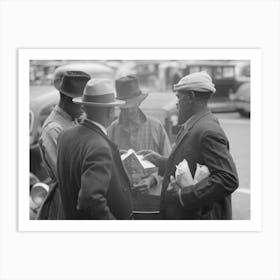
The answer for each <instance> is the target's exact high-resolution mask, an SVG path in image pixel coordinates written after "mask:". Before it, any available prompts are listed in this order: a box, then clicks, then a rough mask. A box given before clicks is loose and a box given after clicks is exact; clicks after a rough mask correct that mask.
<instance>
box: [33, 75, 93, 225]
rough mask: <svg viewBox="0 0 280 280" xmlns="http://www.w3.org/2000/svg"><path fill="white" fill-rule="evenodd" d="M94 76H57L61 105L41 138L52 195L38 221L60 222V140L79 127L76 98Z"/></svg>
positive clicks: (56, 81) (57, 107) (54, 111)
mask: <svg viewBox="0 0 280 280" xmlns="http://www.w3.org/2000/svg"><path fill="white" fill-rule="evenodd" d="M89 79H90V76H89V75H88V74H86V73H84V72H82V71H66V72H65V73H63V75H61V74H60V77H59V80H58V79H57V77H56V74H55V75H54V86H55V88H56V89H57V90H58V91H59V94H60V100H59V104H58V105H56V106H55V108H54V109H53V110H52V112H51V114H50V115H49V116H48V118H47V119H46V121H45V122H44V124H43V127H42V132H41V135H40V138H39V147H40V153H41V157H42V161H43V164H44V166H45V169H46V171H47V173H48V175H49V177H50V178H51V185H52V188H51V191H50V192H49V193H48V195H47V198H46V200H45V201H44V203H43V205H42V207H41V209H40V211H39V214H38V217H37V218H38V219H60V218H62V212H61V211H60V210H61V209H60V204H61V202H60V195H59V190H58V188H57V185H56V183H57V173H56V161H57V139H58V136H59V135H60V133H61V132H62V131H64V130H65V129H68V128H71V127H73V126H75V125H76V124H77V122H76V120H77V119H78V118H79V117H80V115H81V112H82V111H81V106H80V105H79V104H75V103H73V102H72V98H74V97H78V96H81V95H82V94H83V90H84V87H85V85H86V83H87V81H88V80H89Z"/></svg>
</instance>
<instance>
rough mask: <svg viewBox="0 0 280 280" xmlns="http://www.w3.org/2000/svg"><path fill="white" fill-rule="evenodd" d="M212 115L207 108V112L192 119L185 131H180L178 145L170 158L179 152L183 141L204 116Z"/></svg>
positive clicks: (204, 111) (200, 113) (202, 112)
mask: <svg viewBox="0 0 280 280" xmlns="http://www.w3.org/2000/svg"><path fill="white" fill-rule="evenodd" d="M208 114H210V110H209V108H206V109H205V110H203V111H201V112H199V113H197V114H196V115H194V116H193V117H192V118H191V119H190V122H189V123H187V125H186V127H185V129H184V130H183V131H180V132H179V133H180V135H179V134H178V138H177V139H176V143H175V145H174V146H173V149H172V151H171V154H170V156H171V155H172V154H173V153H174V152H175V151H176V150H177V148H178V147H179V146H180V144H181V142H182V141H183V139H184V138H185V137H186V136H187V134H188V133H189V131H190V130H191V129H192V128H193V126H194V125H195V124H196V123H197V122H198V121H199V120H200V119H201V118H203V117H204V116H206V115H208Z"/></svg>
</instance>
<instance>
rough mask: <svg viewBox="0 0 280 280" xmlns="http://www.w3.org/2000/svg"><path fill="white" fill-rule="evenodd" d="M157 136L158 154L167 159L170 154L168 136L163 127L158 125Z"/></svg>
mask: <svg viewBox="0 0 280 280" xmlns="http://www.w3.org/2000/svg"><path fill="white" fill-rule="evenodd" d="M159 135H160V145H159V146H160V147H159V153H160V154H161V155H162V156H164V157H169V155H170V153H171V144H170V141H169V138H168V135H167V133H166V131H165V129H164V127H163V126H162V124H160V133H159Z"/></svg>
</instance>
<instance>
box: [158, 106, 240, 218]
mask: <svg viewBox="0 0 280 280" xmlns="http://www.w3.org/2000/svg"><path fill="white" fill-rule="evenodd" d="M184 159H186V160H187V161H188V164H189V168H190V171H191V173H192V175H193V176H194V174H195V170H196V166H197V163H198V164H202V165H206V166H207V167H208V169H209V171H210V176H209V177H208V178H207V179H204V180H203V181H201V182H199V183H197V184H195V185H193V186H190V187H186V188H184V189H182V193H181V195H182V202H183V205H184V207H183V206H182V203H179V201H178V200H174V199H172V197H171V196H170V195H169V194H168V192H167V187H168V184H169V182H170V175H173V176H174V177H175V170H176V165H178V164H179V163H180V162H181V161H182V160H184ZM163 170H164V171H165V173H164V179H163V186H162V194H161V206H160V208H161V214H162V218H163V219H192V220H200V219H205V220H220V219H231V218H232V207H231V193H232V192H233V191H235V190H236V189H237V187H238V176H237V171H236V167H235V164H234V162H233V159H232V156H231V154H230V152H229V141H228V139H227V137H226V135H225V133H224V131H223V129H222V128H221V126H220V124H219V121H218V120H217V118H216V117H215V116H214V115H213V114H212V113H211V112H210V110H209V109H205V110H203V111H202V112H200V113H198V114H196V115H194V116H193V117H192V118H191V119H190V121H189V122H188V123H187V124H186V127H185V128H184V130H183V131H182V133H181V134H180V135H178V137H177V140H176V143H175V146H174V147H173V150H172V152H171V154H170V157H169V158H168V160H167V161H165V162H162V165H161V168H160V171H161V172H163Z"/></svg>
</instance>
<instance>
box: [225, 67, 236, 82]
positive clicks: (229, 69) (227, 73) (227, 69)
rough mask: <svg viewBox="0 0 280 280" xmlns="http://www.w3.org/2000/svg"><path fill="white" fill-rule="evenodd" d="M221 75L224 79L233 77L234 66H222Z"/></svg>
mask: <svg viewBox="0 0 280 280" xmlns="http://www.w3.org/2000/svg"><path fill="white" fill-rule="evenodd" d="M223 77H224V78H225V79H228V78H234V67H224V68H223Z"/></svg>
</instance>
